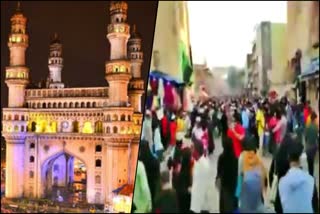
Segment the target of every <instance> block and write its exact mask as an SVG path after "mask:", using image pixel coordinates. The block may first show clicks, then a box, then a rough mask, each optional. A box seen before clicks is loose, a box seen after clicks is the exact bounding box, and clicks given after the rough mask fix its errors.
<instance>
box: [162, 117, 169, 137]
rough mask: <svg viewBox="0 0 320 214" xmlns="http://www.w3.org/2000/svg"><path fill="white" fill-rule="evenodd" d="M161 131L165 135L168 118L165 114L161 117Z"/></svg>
mask: <svg viewBox="0 0 320 214" xmlns="http://www.w3.org/2000/svg"><path fill="white" fill-rule="evenodd" d="M161 127H162V129H161V131H162V135H163V136H167V130H168V118H167V116H166V115H164V116H163V117H162V119H161Z"/></svg>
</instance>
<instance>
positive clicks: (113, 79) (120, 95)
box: [105, 1, 131, 106]
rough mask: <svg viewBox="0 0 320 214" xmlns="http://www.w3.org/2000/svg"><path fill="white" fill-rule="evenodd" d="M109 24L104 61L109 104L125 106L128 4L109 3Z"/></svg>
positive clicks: (128, 68)
mask: <svg viewBox="0 0 320 214" xmlns="http://www.w3.org/2000/svg"><path fill="white" fill-rule="evenodd" d="M110 4H111V5H110V15H111V24H109V25H108V34H107V38H108V40H109V42H110V46H111V50H110V60H109V61H107V62H106V64H105V66H106V68H105V69H106V70H105V72H106V80H107V81H108V83H109V105H110V106H127V104H128V83H129V80H130V78H131V72H130V61H129V60H128V59H127V42H128V39H129V37H130V26H129V25H128V24H127V10H128V4H127V3H126V2H124V1H112V2H111V3H110Z"/></svg>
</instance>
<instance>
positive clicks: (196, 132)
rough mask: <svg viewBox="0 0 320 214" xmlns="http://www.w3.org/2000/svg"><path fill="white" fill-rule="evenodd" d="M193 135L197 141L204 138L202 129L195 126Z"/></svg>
mask: <svg viewBox="0 0 320 214" xmlns="http://www.w3.org/2000/svg"><path fill="white" fill-rule="evenodd" d="M192 134H194V136H195V137H196V139H198V140H201V138H202V136H203V134H204V133H203V130H202V128H201V127H197V126H195V127H194V128H193V130H192Z"/></svg>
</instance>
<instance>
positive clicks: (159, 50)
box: [151, 1, 192, 81]
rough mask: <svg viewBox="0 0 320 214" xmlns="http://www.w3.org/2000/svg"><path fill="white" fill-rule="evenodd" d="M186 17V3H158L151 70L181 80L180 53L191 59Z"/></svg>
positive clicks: (187, 19)
mask: <svg viewBox="0 0 320 214" xmlns="http://www.w3.org/2000/svg"><path fill="white" fill-rule="evenodd" d="M188 17H189V16H188V8H187V2H186V1H160V2H159V3H158V13H157V20H156V27H155V32H154V40H153V41H154V42H153V54H152V59H151V70H159V71H162V72H165V73H167V74H169V75H170V76H172V77H174V78H176V79H178V80H180V81H182V80H183V66H182V64H181V62H182V53H181V52H182V51H184V53H186V55H187V57H189V58H190V59H191V58H192V56H191V48H190V47H191V46H190V36H189V35H190V34H189V18H188ZM191 64H192V63H191Z"/></svg>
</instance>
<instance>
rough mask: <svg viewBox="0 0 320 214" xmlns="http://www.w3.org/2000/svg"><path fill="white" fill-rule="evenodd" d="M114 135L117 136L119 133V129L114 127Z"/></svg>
mask: <svg viewBox="0 0 320 214" xmlns="http://www.w3.org/2000/svg"><path fill="white" fill-rule="evenodd" d="M113 133H114V134H117V133H118V128H117V127H116V126H114V127H113Z"/></svg>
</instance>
